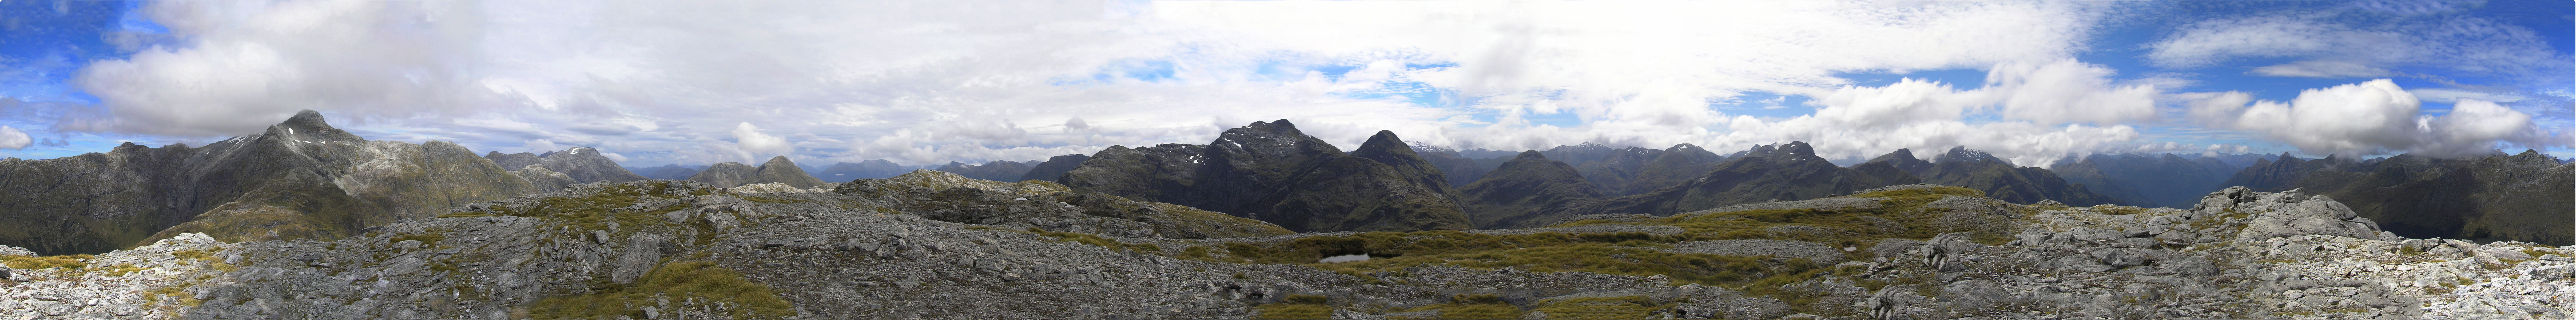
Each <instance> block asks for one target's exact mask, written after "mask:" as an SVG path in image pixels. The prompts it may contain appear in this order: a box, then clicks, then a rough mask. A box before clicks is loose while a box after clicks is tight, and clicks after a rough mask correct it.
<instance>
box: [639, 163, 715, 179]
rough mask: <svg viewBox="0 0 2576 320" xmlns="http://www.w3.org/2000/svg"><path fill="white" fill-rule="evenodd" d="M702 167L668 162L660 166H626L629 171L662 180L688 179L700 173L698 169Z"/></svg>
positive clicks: (647, 177)
mask: <svg viewBox="0 0 2576 320" xmlns="http://www.w3.org/2000/svg"><path fill="white" fill-rule="evenodd" d="M700 169H703V168H695V167H684V166H680V165H679V164H666V165H662V166H659V167H649V168H626V170H627V171H628V172H634V173H636V175H640V176H644V178H646V179H662V180H688V179H689V176H695V175H698V170H700Z"/></svg>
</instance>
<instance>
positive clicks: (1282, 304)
mask: <svg viewBox="0 0 2576 320" xmlns="http://www.w3.org/2000/svg"><path fill="white" fill-rule="evenodd" d="M1327 300H1328V299H1326V298H1324V296H1316V295H1302V294H1298V295H1289V296H1288V299H1285V300H1282V301H1279V303H1273V304H1265V305H1261V306H1260V309H1261V316H1260V317H1255V318H1253V319H1332V318H1333V306H1331V305H1326V304H1324V303H1325V301H1327Z"/></svg>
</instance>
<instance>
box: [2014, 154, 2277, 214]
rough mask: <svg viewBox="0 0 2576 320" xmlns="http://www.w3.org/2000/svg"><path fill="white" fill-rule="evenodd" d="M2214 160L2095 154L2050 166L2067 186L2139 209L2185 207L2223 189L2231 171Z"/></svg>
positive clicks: (2050, 169)
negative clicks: (2089, 191) (2113, 198)
mask: <svg viewBox="0 0 2576 320" xmlns="http://www.w3.org/2000/svg"><path fill="white" fill-rule="evenodd" d="M2224 165H2225V162H2219V161H2217V159H2209V160H2208V161H2194V160H2190V159H2183V158H2182V157H2181V156H2176V155H2174V154H2171V153H2166V154H2158V155H2141V154H2117V155H2111V154H2097V155H2090V156H2085V157H2083V158H2080V159H2078V160H2076V161H2072V162H2062V163H2060V164H2058V165H2055V166H2051V167H2050V168H2049V171H2051V172H2055V173H2057V174H2058V175H2059V176H2061V177H2064V178H2066V181H2067V182H2068V183H2079V184H2083V185H2084V187H2085V188H2087V189H2090V190H2092V191H2094V192H2096V193H2101V194H2103V195H2109V196H2113V197H2116V198H2120V199H2122V200H2126V201H2127V205H2131V206H2138V207H2148V208H2153V207H2188V206H2191V203H2194V202H2196V201H2199V199H2200V197H2201V196H2202V195H2206V194H2208V193H2209V192H2210V191H2218V189H2220V188H2222V187H2224V186H2220V185H2219V183H2220V182H2225V181H2226V180H2227V175H2225V174H2221V173H2219V172H2230V171H2233V170H2232V169H2233V168H2230V167H2225V166H2224Z"/></svg>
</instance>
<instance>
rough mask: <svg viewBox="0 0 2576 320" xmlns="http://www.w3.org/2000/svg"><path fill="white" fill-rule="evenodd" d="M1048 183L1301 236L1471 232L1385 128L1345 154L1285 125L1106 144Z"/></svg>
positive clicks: (1442, 184) (1436, 174) (1437, 177)
mask: <svg viewBox="0 0 2576 320" xmlns="http://www.w3.org/2000/svg"><path fill="white" fill-rule="evenodd" d="M1056 181H1057V182H1059V183H1062V184H1064V185H1065V186H1068V187H1071V188H1073V189H1074V190H1077V191H1081V192H1092V193H1105V194H1111V195H1117V196H1121V197H1128V198H1133V199H1137V200H1145V201H1158V202H1167V203H1173V204H1180V205H1187V206H1191V207H1197V208H1202V209H1206V210H1210V211H1216V212H1225V213H1228V214H1234V215H1237V216H1242V217H1247V218H1253V219H1259V220H1261V221H1268V222H1271V223H1275V224H1278V225H1279V226H1281V227H1285V228H1288V229H1289V230H1295V231H1300V232H1304V231H1327V232H1329V231H1414V230H1437V229H1450V230H1457V229H1470V228H1472V227H1473V224H1471V223H1470V222H1469V221H1468V219H1467V216H1466V214H1465V213H1464V212H1462V211H1460V210H1459V207H1458V202H1457V200H1456V199H1454V198H1453V196H1452V195H1451V194H1450V191H1449V189H1450V186H1449V185H1448V181H1447V178H1445V177H1442V176H1441V174H1440V171H1439V169H1438V168H1437V167H1436V165H1435V164H1433V163H1432V162H1430V161H1429V160H1425V159H1423V158H1421V157H1420V156H1419V155H1418V154H1416V153H1414V151H1413V150H1412V147H1410V146H1409V145H1408V144H1406V143H1404V141H1403V140H1402V139H1400V138H1397V137H1396V136H1395V134H1394V133H1393V132H1386V131H1380V132H1378V134H1377V135H1376V136H1373V137H1371V138H1370V139H1369V142H1367V143H1364V144H1362V145H1361V146H1360V148H1359V149H1357V150H1353V151H1352V152H1350V153H1343V152H1342V151H1341V149H1339V148H1335V147H1333V145H1332V144H1331V143H1326V142H1324V141H1323V140H1322V139H1316V138H1315V137H1314V136H1308V135H1306V134H1305V133H1304V132H1302V131H1298V130H1297V127H1296V124H1293V123H1289V122H1288V120H1285V119H1282V120H1278V121H1267V122H1253V123H1252V124H1251V125H1246V126H1243V127H1238V128H1233V129H1228V130H1226V131H1225V132H1224V133H1222V134H1220V135H1218V138H1217V139H1216V141H1213V142H1210V143H1209V144H1207V145H1190V144H1163V145H1156V146H1153V147H1144V148H1132V149H1131V148H1127V147H1125V146H1111V147H1109V149H1107V150H1101V151H1100V152H1099V153H1096V154H1093V155H1091V158H1090V159H1089V160H1085V161H1083V162H1082V163H1081V165H1079V166H1076V167H1075V168H1074V169H1073V170H1069V171H1066V172H1065V173H1064V174H1063V175H1061V176H1060V178H1059V179H1057V180H1056Z"/></svg>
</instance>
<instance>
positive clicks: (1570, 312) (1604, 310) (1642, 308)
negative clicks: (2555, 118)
mask: <svg viewBox="0 0 2576 320" xmlns="http://www.w3.org/2000/svg"><path fill="white" fill-rule="evenodd" d="M1540 304H1542V305H1546V306H1545V307H1538V308H1537V310H1538V311H1540V312H1546V313H1547V318H1548V319H1584V320H1591V319H1645V318H1646V313H1647V312H1652V311H1655V310H1662V309H1664V308H1668V307H1671V306H1670V305H1662V304H1655V301H1654V300H1653V299H1647V298H1646V296H1625V297H1590V298H1573V299H1565V300H1553V301H1542V302H1540Z"/></svg>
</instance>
